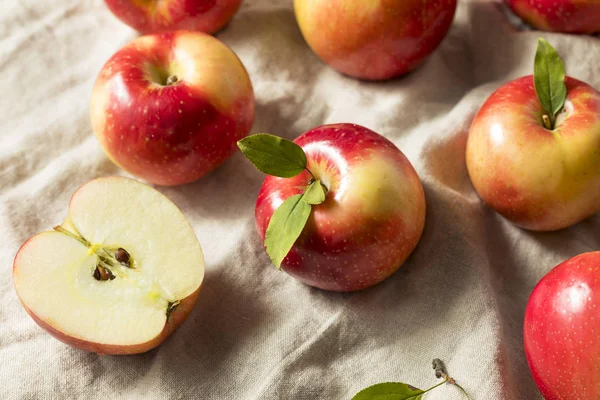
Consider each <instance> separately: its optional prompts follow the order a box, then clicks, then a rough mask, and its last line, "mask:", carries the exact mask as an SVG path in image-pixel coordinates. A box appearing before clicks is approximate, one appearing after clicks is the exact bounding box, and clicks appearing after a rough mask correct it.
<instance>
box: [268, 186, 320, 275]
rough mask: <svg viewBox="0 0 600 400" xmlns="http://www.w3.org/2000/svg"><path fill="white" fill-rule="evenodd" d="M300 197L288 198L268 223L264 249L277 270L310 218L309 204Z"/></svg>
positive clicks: (299, 195) (300, 195) (298, 195)
mask: <svg viewBox="0 0 600 400" xmlns="http://www.w3.org/2000/svg"><path fill="white" fill-rule="evenodd" d="M302 197H304V195H302V194H297V195H295V196H291V197H289V198H288V199H287V200H286V201H284V202H283V204H281V206H279V207H278V208H277V210H275V212H274V213H273V216H272V217H271V221H269V226H268V227H267V233H266V235H265V247H266V248H267V254H268V255H269V257H270V258H271V261H273V264H275V266H276V267H277V269H280V268H281V262H282V261H283V259H284V258H285V256H287V254H288V253H289V252H290V250H291V248H292V246H293V245H294V243H295V242H296V240H297V239H298V237H299V236H300V234H301V233H302V230H303V229H304V226H305V225H306V221H308V217H309V216H310V210H311V207H310V204H308V203H307V202H306V201H303V200H302Z"/></svg>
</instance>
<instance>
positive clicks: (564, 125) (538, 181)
mask: <svg viewBox="0 0 600 400" xmlns="http://www.w3.org/2000/svg"><path fill="white" fill-rule="evenodd" d="M566 85H567V99H566V102H565V106H564V109H563V111H562V112H560V113H559V114H558V116H557V120H556V126H555V129H554V130H548V129H546V128H544V126H543V123H542V115H543V113H544V110H543V107H542V105H541V103H540V101H539V100H538V98H537V96H536V92H535V87H534V84H533V77H532V76H526V77H523V78H519V79H516V80H514V81H512V82H509V83H508V84H506V85H504V86H502V87H501V88H500V89H498V90H497V91H496V92H495V93H494V94H492V95H491V96H490V97H489V98H488V99H487V101H486V102H485V104H484V105H483V106H482V107H481V109H480V110H479V112H478V114H477V116H476V117H475V119H474V121H473V124H472V125H471V129H470V132H469V138H468V141H467V154H466V160H467V169H468V171H469V175H470V177H471V181H472V182H473V186H474V187H475V189H476V190H477V193H479V196H480V197H481V198H482V199H483V200H484V201H485V202H486V203H487V204H488V205H489V206H490V207H492V208H493V209H495V210H496V211H497V212H498V213H500V214H502V215H503V216H504V217H505V218H507V219H509V220H510V221H512V222H513V223H515V224H517V225H519V226H521V227H523V228H526V229H530V230H535V231H553V230H558V229H562V228H566V227H568V226H570V225H573V224H575V223H577V222H579V221H581V220H583V219H585V218H587V217H590V216H591V215H593V214H594V213H596V212H597V211H598V210H600V93H599V92H598V91H596V90H594V89H593V88H592V87H590V86H589V85H587V84H585V83H583V82H580V81H578V80H576V79H573V78H569V77H567V78H566Z"/></svg>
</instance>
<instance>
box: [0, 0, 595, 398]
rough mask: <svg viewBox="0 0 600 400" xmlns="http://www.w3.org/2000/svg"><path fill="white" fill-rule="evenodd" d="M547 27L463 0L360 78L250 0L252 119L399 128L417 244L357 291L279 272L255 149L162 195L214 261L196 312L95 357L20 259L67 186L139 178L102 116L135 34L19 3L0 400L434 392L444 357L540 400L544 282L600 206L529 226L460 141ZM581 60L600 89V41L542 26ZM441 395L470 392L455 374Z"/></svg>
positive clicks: (0, 26) (240, 41) (2, 55)
mask: <svg viewBox="0 0 600 400" xmlns="http://www.w3.org/2000/svg"><path fill="white" fill-rule="evenodd" d="M540 35H541V33H539V32H532V31H528V30H520V29H517V28H516V27H515V26H514V25H512V24H510V23H508V22H507V19H506V17H505V15H504V14H503V12H502V11H501V10H500V7H499V4H492V3H480V2H461V3H460V5H459V9H458V12H457V15H456V18H455V21H454V25H453V27H452V30H451V32H450V34H449V35H448V36H447V38H446V39H445V40H444V42H443V43H442V45H441V46H440V47H439V49H438V50H437V51H436V52H435V53H433V55H432V56H431V57H430V58H429V59H428V60H427V62H425V63H424V64H423V65H422V67H421V68H420V69H419V70H417V71H415V72H413V73H411V74H409V75H408V76H406V77H404V78H402V79H396V80H393V81H389V82H384V83H367V82H359V81H356V80H353V79H350V78H346V77H344V76H341V75H339V74H337V73H336V72H334V71H333V70H331V69H330V68H328V67H327V66H326V65H324V64H323V63H321V62H320V61H319V59H318V58H317V57H316V56H315V55H314V54H313V53H312V52H311V51H310V49H309V48H308V47H307V45H306V44H305V42H304V41H303V39H302V36H301V34H300V31H299V29H298V27H297V25H296V22H295V19H294V14H293V10H292V2H291V0H277V1H275V0H254V1H253V0H248V1H246V2H245V3H244V5H243V6H242V8H241V10H240V11H239V13H238V14H237V15H236V16H235V18H234V19H233V21H232V22H231V24H230V25H229V26H228V27H227V28H226V29H224V30H223V31H222V32H220V33H219V34H218V35H217V37H218V38H219V39H221V40H222V41H224V42H225V43H226V44H227V45H229V46H230V47H231V48H232V49H233V50H234V51H235V52H236V53H237V54H238V55H239V57H240V58H241V59H242V61H243V63H244V64H245V66H246V68H247V69H248V72H249V74H250V77H251V79H252V81H253V84H254V89H255V93H256V99H257V102H256V122H255V124H254V127H253V129H252V132H254V133H257V132H270V133H274V134H278V135H282V136H285V137H287V138H290V139H292V138H294V137H296V136H297V135H299V134H300V133H302V132H304V131H306V130H308V129H310V128H312V127H314V126H317V125H320V124H324V123H334V122H353V123H358V124H362V125H364V126H367V127H369V128H371V129H373V130H375V131H377V132H380V133H381V134H383V135H385V136H386V137H388V138H389V139H391V140H392V141H393V142H394V143H395V144H396V145H398V146H399V147H400V149H402V151H403V152H404V153H405V154H406V155H407V157H408V158H409V159H410V160H411V162H412V163H413V164H414V165H415V168H416V169H417V171H418V173H419V175H420V177H421V179H422V181H423V184H424V187H425V192H426V198H427V221H426V226H425V231H424V234H423V237H422V239H421V242H420V244H419V246H418V248H417V249H416V251H415V252H414V254H413V255H412V256H411V257H410V258H409V260H408V261H407V262H406V264H405V265H404V266H402V268H401V269H400V270H399V271H398V272H397V273H396V274H394V275H393V276H392V277H391V278H389V279H388V280H386V281H385V282H383V283H381V284H379V285H377V286H375V287H373V288H371V289H368V290H365V291H363V292H358V293H352V294H339V293H329V292H325V291H321V290H318V289H313V288H310V287H308V286H304V285H302V284H300V283H299V282H297V281H295V280H294V279H292V278H291V277H289V276H288V275H286V274H285V273H283V272H278V271H277V270H276V269H275V267H273V266H272V264H271V263H270V261H269V259H268V257H267V255H266V253H265V252H264V251H263V249H262V247H261V244H260V242H259V239H258V235H257V233H256V231H255V227H254V218H253V211H254V202H255V199H256V195H257V193H258V190H259V187H260V185H261V182H262V179H263V175H262V174H261V173H259V172H258V171H256V170H255V169H254V168H253V167H252V166H251V164H250V163H249V162H247V161H246V160H245V159H244V158H243V156H242V155H241V154H239V153H238V154H236V155H235V156H234V157H232V158H231V159H230V160H228V161H227V162H225V163H224V164H223V165H222V166H221V167H220V168H218V169H217V170H216V171H215V172H214V173H212V174H211V175H209V176H208V177H206V178H204V179H201V180H200V181H198V182H196V183H193V184H189V185H185V186H181V187H172V188H165V187H159V188H158V189H159V190H160V191H161V192H162V193H164V194H165V195H167V196H168V197H169V198H170V199H172V200H173V201H174V202H175V204H177V205H178V206H179V207H180V208H181V209H182V210H183V212H184V213H185V215H186V216H187V218H188V219H189V220H190V222H191V223H192V226H193V227H194V229H195V231H196V233H197V235H198V238H199V240H200V242H201V244H202V246H203V249H204V252H205V255H206V265H207V272H206V278H205V282H204V287H203V289H202V290H201V292H200V296H199V299H198V303H197V305H196V308H195V309H194V311H193V312H192V314H191V315H190V317H189V319H188V320H187V321H186V322H185V323H184V324H183V325H182V326H181V328H180V329H179V330H178V331H177V332H176V333H175V334H174V335H173V336H171V337H170V338H169V339H168V340H167V341H165V342H164V344H163V345H162V346H160V347H159V348H158V349H156V350H153V351H150V352H148V353H146V354H142V355H137V356H126V357H114V356H99V355H96V354H90V353H86V352H83V351H79V350H76V349H72V348H70V347H68V346H66V345H64V344H62V343H61V342H59V341H57V340H55V339H53V338H52V337H51V336H50V335H48V334H47V333H45V332H44V331H42V330H41V329H40V328H38V327H37V325H35V323H34V322H33V321H32V320H31V318H29V316H28V315H27V314H26V313H25V311H24V310H23V309H22V308H21V306H20V305H19V302H18V299H17V296H16V294H15V292H14V289H13V286H12V279H11V266H12V261H13V257H14V255H15V253H16V251H17V249H18V248H19V246H20V245H21V244H22V243H23V242H25V240H26V239H27V238H29V237H31V236H32V235H34V234H35V233H38V232H40V231H43V230H48V229H51V227H52V226H54V225H56V224H58V223H60V222H61V221H62V220H63V218H64V217H65V216H66V213H67V205H68V201H69V197H70V196H71V194H72V193H73V192H74V191H75V190H76V189H77V188H78V187H79V186H81V185H82V184H84V183H86V182H87V181H89V180H91V179H94V178H96V177H100V176H106V175H114V174H116V175H125V173H124V172H123V171H121V170H119V169H118V168H117V167H116V166H114V165H113V164H112V163H111V162H110V161H109V160H108V159H107V158H106V156H105V155H104V154H103V153H102V150H101V149H100V147H99V145H98V143H97V142H96V139H95V138H94V136H93V134H92V130H91V125H90V118H89V111H88V106H89V99H90V93H91V88H92V85H93V82H94V79H95V76H96V74H97V73H98V71H99V70H100V68H101V67H102V65H103V63H104V62H105V61H106V60H107V59H108V58H109V56H110V55H111V54H112V53H113V52H115V51H116V50H117V49H118V48H119V47H121V46H122V45H123V44H125V43H126V42H127V41H129V40H130V39H132V38H134V37H135V36H136V34H135V32H133V31H132V30H131V29H129V28H128V27H126V26H124V25H123V24H121V23H120V22H119V21H118V20H116V19H115V18H114V17H113V16H112V15H111V14H110V13H109V11H108V10H107V8H106V7H105V6H104V4H103V2H102V1H101V0H85V1H83V0H63V1H56V2H51V1H48V0H45V1H36V0H4V1H3V2H2V11H1V12H0V110H1V111H2V118H1V119H0V134H1V135H0V149H1V152H0V266H1V268H2V271H3V273H2V274H0V296H1V300H2V307H1V308H0V323H1V325H0V381H1V384H0V399H3V400H4V399H54V398H56V399H75V398H82V399H113V398H114V399H118V398H127V399H179V398H181V399H188V398H190V399H191V398H201V399H349V398H350V397H351V396H352V395H353V394H355V393H356V392H357V391H358V390H360V389H362V388H364V387H366V386H368V385H370V384H374V383H377V382H382V381H404V382H408V383H411V384H413V385H415V386H418V387H421V388H426V387H429V386H430V385H431V384H433V383H435V382H436V381H437V380H436V379H435V377H434V375H433V371H432V369H431V359H433V358H435V357H439V358H441V359H443V360H444V361H445V362H446V364H447V366H448V369H449V371H450V374H451V375H452V376H454V377H455V378H456V379H457V381H458V382H459V383H461V384H462V385H463V386H464V387H465V389H466V390H467V391H468V392H469V393H470V394H472V397H473V399H476V400H497V399H508V400H515V399H528V400H530V399H539V398H541V397H540V395H539V394H538V391H537V389H536V388H535V385H534V383H533V380H532V379H531V377H530V374H529V371H528V368H527V364H526V361H525V355H524V352H523V344H522V333H521V332H522V320H523V313H524V311H525V305H526V302H527V299H528V296H529V294H530V292H531V290H532V289H533V287H534V285H535V284H536V282H537V281H538V280H539V279H540V278H541V277H542V276H543V275H544V274H545V273H546V272H547V271H549V270H550V269H551V268H552V267H554V266H555V265H556V264H558V263H559V262H561V261H563V260H565V259H567V258H569V257H571V256H574V255H576V254H579V253H582V252H585V251H591V250H595V249H598V248H600V217H599V216H598V215H596V216H594V217H593V218H591V219H588V220H587V221H584V222H582V223H580V224H577V225H576V226H574V227H572V228H569V229H565V230H563V231H560V232H556V233H532V232H527V231H524V230H521V229H519V228H516V227H515V226H513V225H511V224H510V223H508V222H507V221H505V220H503V219H502V218H501V217H499V216H498V215H496V214H495V213H494V212H493V211H491V210H490V209H488V208H487V207H485V206H484V205H483V204H482V202H481V201H480V200H479V198H478V197H477V194H476V193H475V192H474V190H473V187H472V186H471V184H470V182H469V178H468V175H467V172H466V167H465V157H464V153H465V142H466V138H467V132H468V128H469V124H470V122H471V121H472V119H473V116H474V115H475V113H476V111H477V110H478V108H479V107H480V106H481V104H482V103H483V101H484V100H485V99H486V98H487V96H489V95H490V94H491V93H492V92H493V91H494V90H495V89H496V88H498V87H499V86H500V85H502V84H503V83H505V82H507V81H508V80H510V79H513V78H516V77H519V76H522V75H526V74H530V73H531V72H532V63H533V55H534V52H535V46H536V39H537V38H538V37H539V36H540ZM543 36H544V37H546V38H547V39H548V40H549V41H550V42H551V43H552V44H554V45H555V47H556V48H557V50H558V51H559V53H560V54H562V55H563V58H564V60H565V63H566V68H567V71H568V74H569V75H571V76H573V77H576V78H578V79H581V80H584V81H587V82H588V83H590V84H591V85H592V86H594V87H596V88H600V75H599V74H598V73H597V71H598V65H600V51H599V50H600V40H599V39H598V38H595V37H590V36H568V35H560V34H543ZM426 398H427V399H428V400H435V399H438V400H441V399H450V400H454V399H461V398H462V397H461V395H460V393H459V392H458V391H457V390H456V388H453V387H451V386H449V385H445V386H444V387H442V388H440V389H438V390H436V391H434V392H432V393H431V394H428V395H427V397H426Z"/></svg>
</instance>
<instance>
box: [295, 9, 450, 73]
mask: <svg viewBox="0 0 600 400" xmlns="http://www.w3.org/2000/svg"><path fill="white" fill-rule="evenodd" d="M294 9H295V12H296V19H297V21H298V24H299V25H300V30H301V31H302V34H303V35H304V39H306V41H307V42H308V45H309V46H310V47H311V48H312V49H313V51H314V52H315V53H316V54H317V55H318V56H319V57H321V59H323V61H325V62H326V63H327V64H329V65H331V66H332V67H333V68H335V69H336V70H338V71H339V72H341V73H343V74H346V75H350V76H353V77H355V78H361V79H369V80H381V79H388V78H392V77H395V76H399V75H403V74H405V73H407V72H409V71H411V70H413V69H414V68H416V67H417V66H418V65H419V64H420V63H421V62H422V61H423V60H424V59H425V58H426V57H427V56H428V55H429V54H430V53H431V52H432V51H433V50H435V48H436V47H437V46H438V45H439V44H440V42H441V41H442V39H443V38H444V37H445V36H446V34H447V33H448V30H449V29H450V25H451V24H452V19H453V18H454V12H455V10H456V0H429V1H422V0H386V1H356V0H295V1H294Z"/></svg>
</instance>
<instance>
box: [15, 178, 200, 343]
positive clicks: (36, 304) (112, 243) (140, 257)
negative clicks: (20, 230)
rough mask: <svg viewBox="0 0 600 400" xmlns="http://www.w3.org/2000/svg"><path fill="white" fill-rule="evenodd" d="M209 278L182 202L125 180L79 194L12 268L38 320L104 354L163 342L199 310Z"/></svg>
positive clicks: (95, 184) (102, 182)
mask: <svg viewBox="0 0 600 400" xmlns="http://www.w3.org/2000/svg"><path fill="white" fill-rule="evenodd" d="M203 278H204V256H203V253H202V249H201V247H200V243H199V242H198V239H197V238H196V235H195V233H194V231H193V229H192V227H191V226H190V224H189V223H188V221H187V220H186V218H185V216H184V215H183V214H182V213H181V211H180V210H179V209H178V208H177V206H175V204H173V203H172V202H171V201H170V200H169V199H167V198H166V197H165V196H163V195H162V194H161V193H159V192H158V191H156V190H155V189H153V188H151V187H150V186H147V185H145V184H143V183H140V182H137V181H135V180H132V179H127V178H121V177H108V178H99V179H96V180H93V181H91V182H89V183H87V184H85V185H84V186H82V187H81V188H80V189H79V190H77V191H76V192H75V194H74V195H73V197H72V198H71V202H70V203H69V213H68V216H67V218H66V220H65V222H64V223H63V224H62V225H61V226H57V227H56V228H55V229H54V230H53V231H49V232H43V233H40V234H38V235H36V236H34V237H32V238H31V239H29V240H28V241H27V242H26V243H25V244H24V245H23V246H21V248H20V249H19V251H18V252H17V255H16V256H15V261H14V266H13V280H14V285H15V289H16V291H17V294H18V296H19V299H20V300H21V303H22V304H23V307H24V308H25V310H26V311H27V312H28V313H29V315H31V317H32V318H33V319H34V320H35V322H36V323H37V324H38V325H40V326H41V327H42V328H44V329H45V330H46V331H48V332H49V333H50V334H52V335H53V336H54V337H55V338H57V339H59V340H60V341H62V342H64V343H66V344H69V345H71V346H73V347H76V348H79V349H82V350H87V351H92V352H96V353H100V354H137V353H143V352H145V351H148V350H150V349H152V348H154V347H156V346H158V345H159V344H161V342H162V341H163V340H165V339H166V338H167V337H168V336H169V335H170V334H171V333H172V332H173V331H174V330H175V329H176V328H177V327H178V326H179V325H180V324H181V323H182V322H183V321H184V320H185V318H186V317H187V315H188V314H189V313H190V312H191V310H192V309H193V307H194V304H195V302H196V299H197V297H198V292H199V290H200V285H201V283H202V280H203Z"/></svg>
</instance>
